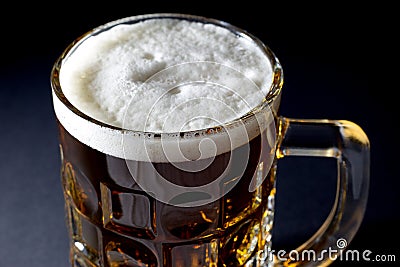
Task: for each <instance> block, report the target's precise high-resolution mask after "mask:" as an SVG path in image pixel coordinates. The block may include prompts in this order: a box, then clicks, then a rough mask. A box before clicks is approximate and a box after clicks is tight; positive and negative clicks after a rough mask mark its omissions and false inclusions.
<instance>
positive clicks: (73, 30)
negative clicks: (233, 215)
mask: <svg viewBox="0 0 400 267" xmlns="http://www.w3.org/2000/svg"><path fill="white" fill-rule="evenodd" d="M112 5H113V6H107V7H105V6H101V7H96V8H94V7H93V6H90V5H88V6H87V7H83V6H82V5H73V4H72V3H70V2H68V6H67V5H61V4H60V5H59V6H52V5H50V6H48V7H46V8H47V11H46V12H44V11H41V12H37V11H35V12H33V10H37V9H35V8H36V6H31V7H29V6H26V5H24V6H23V9H22V11H21V9H20V8H21V7H20V6H18V5H17V4H12V3H11V5H10V6H9V7H8V8H7V9H5V10H3V13H7V14H8V15H11V17H12V16H15V17H18V23H20V24H21V25H17V24H14V22H12V21H10V20H6V19H4V21H3V18H2V25H3V28H2V36H4V37H3V38H2V42H1V46H2V52H3V53H2V58H1V64H0V119H1V128H0V129H1V131H0V149H1V150H0V182H1V185H0V214H1V215H0V266H1V267H2V266H31V267H39V266H68V239H67V231H66V227H65V223H64V208H63V198H62V191H61V184H60V178H59V166H60V164H59V152H58V140H57V131H56V121H55V117H54V114H53V110H52V101H51V90H50V85H49V74H50V70H51V67H52V64H53V62H54V61H55V59H56V57H58V55H59V54H60V53H61V52H62V51H63V49H64V48H65V47H66V46H67V45H68V44H69V43H70V42H72V41H73V39H75V38H76V37H77V36H79V35H81V34H83V33H84V32H86V31H87V30H89V29H91V28H93V27H95V26H98V25H100V24H103V23H105V22H108V21H110V20H114V19H118V18H121V17H126V16H131V15H138V14H145V13H156V12H180V13H191V14H195V15H203V16H207V17H213V18H216V19H221V20H225V21H227V22H230V23H231V24H234V25H236V26H238V27H241V28H244V29H246V30H247V31H249V32H250V33H252V34H254V35H256V36H258V37H259V38H260V39H261V40H262V41H263V42H265V43H266V44H267V45H268V46H270V48H271V49H272V50H273V51H274V52H275V54H276V55H277V56H278V58H279V59H280V61H281V63H282V65H283V69H284V73H285V84H284V89H283V90H284V91H283V99H282V103H281V114H282V115H284V116H288V117H297V118H331V119H347V120H351V121H354V122H356V123H357V124H359V125H360V126H361V127H362V128H363V129H364V130H365V132H366V133H367V135H368V136H369V139H370V142H371V183H370V194H369V201H368V206H367V211H366V213H365V219H364V221H363V223H362V225H361V228H360V230H359V232H358V234H357V235H356V237H355V239H354V240H353V242H352V243H351V244H350V247H349V248H352V249H359V250H364V249H369V250H371V251H373V252H374V254H379V253H380V254H396V257H397V264H398V262H399V260H400V255H399V245H398V242H396V240H395V237H396V236H398V235H399V231H398V228H397V226H398V225H399V223H400V216H399V213H398V204H399V194H398V193H396V192H397V188H399V186H400V182H399V179H398V178H399V175H398V170H397V164H396V162H395V159H396V157H394V151H396V150H397V149H398V144H396V142H395V139H394V138H393V136H397V133H398V130H397V129H395V127H394V123H393V121H394V120H395V117H394V114H395V110H396V108H397V107H396V105H395V104H394V101H395V98H394V97H393V96H392V95H390V94H391V92H390V91H388V90H384V89H385V88H372V86H371V84H370V79H372V77H373V76H377V75H380V72H379V71H380V70H379V67H380V66H378V65H377V64H376V63H373V62H374V59H375V60H376V56H377V52H374V51H373V49H374V48H373V47H372V45H371V42H370V41H371V40H372V39H374V38H375V36H374V34H373V32H370V31H369V30H370V27H369V26H370V24H371V23H372V21H370V19H369V18H370V16H369V14H368V12H367V10H365V9H363V8H360V7H357V8H355V9H352V8H350V7H348V6H342V5H340V4H339V3H337V4H335V5H330V6H329V5H327V6H316V7H312V6H302V7H296V6H293V5H286V6H285V5H283V4H282V5H280V6H278V5H276V6H273V5H269V4H267V5H266V7H267V8H268V9H265V8H262V7H259V6H257V5H256V4H251V3H250V2H248V3H247V2H246V3H245V4H242V5H233V4H231V5H230V7H226V8H225V9H216V8H214V7H212V6H211V5H210V4H209V3H206V2H195V3H191V2H190V1H188V2H184V3H179V4H174V3H170V2H168V5H167V4H164V5H158V4H157V3H154V2H151V3H150V2H149V3H148V5H147V7H143V6H145V4H143V6H140V7H139V6H137V5H133V4H132V5H130V6H126V5H124V4H118V2H113V3H112ZM289 10H291V11H296V12H290V15H289V13H288V11H289ZM333 165H334V164H332V162H331V161H329V160H326V161H323V162H320V161H318V160H315V159H311V160H304V159H293V158H290V159H289V158H288V159H284V160H283V161H282V162H281V163H280V168H279V176H278V183H277V187H278V195H277V202H276V205H277V206H276V209H277V212H276V221H275V223H276V224H275V227H276V228H275V233H274V241H275V243H274V246H276V248H294V246H296V245H298V244H300V243H301V242H302V241H305V240H306V238H307V237H309V236H310V234H311V233H312V232H313V231H315V230H316V229H317V228H318V226H319V225H320V223H321V222H322V221H323V219H324V217H325V216H326V215H327V213H328V212H329V206H330V205H331V203H332V197H333V189H332V187H333V184H334V180H333V179H334V174H332V172H331V171H330V169H331V168H332V166H333ZM347 264H350V263H348V262H347V263H346V264H345V263H343V262H336V263H335V264H334V265H335V266H342V265H347ZM352 264H355V263H354V262H352ZM362 264H366V263H365V262H363V263H362ZM386 264H387V265H393V264H390V263H386Z"/></svg>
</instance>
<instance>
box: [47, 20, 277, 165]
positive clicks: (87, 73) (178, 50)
mask: <svg viewBox="0 0 400 267" xmlns="http://www.w3.org/2000/svg"><path fill="white" fill-rule="evenodd" d="M60 84H61V87H62V91H63V93H64V95H65V96H66V97H67V99H68V100H69V101H70V102H71V104H73V105H74V106H75V107H76V108H77V109H78V110H80V111H81V112H83V113H85V114H86V115H88V116H90V117H92V118H94V119H96V120H98V121H101V122H103V123H105V124H108V125H112V126H116V127H120V128H124V129H128V130H134V131H146V132H156V133H165V132H179V131H193V130H198V129H205V128H209V127H214V126H216V125H221V124H224V123H226V122H229V121H232V120H233V119H235V118H238V117H241V116H242V115H244V114H246V113H247V112H248V111H249V110H251V109H252V108H254V107H256V106H257V105H259V104H260V103H261V102H262V100H263V98H264V96H265V95H266V94H267V93H268V90H269V89H270V87H271V84H272V67H271V63H270V62H269V60H268V59H267V57H266V56H265V54H264V53H263V51H262V50H261V48H260V47H259V46H257V45H256V44H255V43H254V42H253V41H251V40H250V39H248V38H244V37H241V36H239V35H236V34H234V33H233V32H231V31H229V30H228V29H225V28H223V27H219V26H216V25H213V24H207V23H199V22H191V21H186V20H179V19H172V18H163V19H148V20H144V21H141V22H137V23H135V24H121V25H117V26H114V27H112V28H110V29H108V30H106V31H103V32H101V33H98V34H97V35H94V36H91V37H89V38H87V39H85V41H84V42H82V43H80V44H79V46H78V47H77V48H76V49H74V50H73V53H70V54H69V55H68V56H67V57H66V59H65V60H64V61H63V64H62V67H61V71H60ZM54 99H55V100H54V107H55V110H56V115H57V117H58V119H59V120H60V122H61V124H62V125H63V126H64V127H65V128H66V129H67V130H68V131H69V132H70V133H71V134H72V135H74V137H76V138H77V139H78V140H80V141H81V142H84V143H85V144H87V145H89V146H91V147H94V148H96V149H97V150H99V151H102V152H105V153H108V154H111V155H114V156H118V157H126V155H124V153H125V152H123V150H124V148H123V147H122V146H121V133H120V132H118V131H117V130H111V129H107V128H106V127H100V126H98V125H96V124H93V123H92V122H86V121H85V120H82V119H79V118H77V117H78V116H77V115H76V114H74V113H73V112H70V111H69V110H68V109H65V108H63V107H62V105H63V104H62V103H61V102H60V101H59V100H58V99H57V97H56V96H54ZM250 128H254V129H256V128H257V127H250ZM254 129H253V130H252V131H253V132H254V131H255V132H254V134H257V133H256V132H257V130H254ZM113 131H115V132H113ZM254 134H251V135H254ZM99 136H102V137H99ZM253 137H254V136H253ZM250 138H252V137H251V136H250ZM113 139H115V140H114V141H110V140H113ZM239 139H241V138H239ZM105 140H107V141H105ZM135 142H136V141H135ZM198 142H200V141H198ZM106 143H107V144H106ZM156 143H157V142H156ZM239 143H243V142H239ZM239 143H238V144H236V145H235V146H237V145H240V144H239ZM107 146H108V148H107ZM229 149H232V147H231V144H229V146H228V145H226V146H223V149H220V150H219V151H218V153H222V152H226V151H228V150H229ZM137 150H138V151H136V152H129V153H130V154H131V156H129V158H131V159H141V160H143V159H144V158H145V157H144V156H143V155H141V154H142V153H143V151H142V150H141V149H140V148H138V149H137ZM154 150H157V149H154ZM189 150H190V149H189ZM197 152H198V150H197ZM205 154H206V153H205ZM206 156H207V155H206ZM150 158H151V159H150V160H155V161H164V160H166V158H165V155H155V156H154V155H153V156H150ZM146 160H148V158H147V157H146Z"/></svg>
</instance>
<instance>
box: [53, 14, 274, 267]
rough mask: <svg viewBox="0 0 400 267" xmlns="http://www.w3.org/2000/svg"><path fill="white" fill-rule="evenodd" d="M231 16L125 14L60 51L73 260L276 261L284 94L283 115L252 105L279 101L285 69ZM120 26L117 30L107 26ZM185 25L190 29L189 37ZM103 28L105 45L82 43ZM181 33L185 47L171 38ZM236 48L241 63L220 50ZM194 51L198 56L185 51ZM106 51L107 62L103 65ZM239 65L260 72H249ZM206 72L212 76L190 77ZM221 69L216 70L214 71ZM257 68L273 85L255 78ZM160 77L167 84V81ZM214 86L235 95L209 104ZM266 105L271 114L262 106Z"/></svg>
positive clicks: (59, 96)
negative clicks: (275, 96)
mask: <svg viewBox="0 0 400 267" xmlns="http://www.w3.org/2000/svg"><path fill="white" fill-rule="evenodd" d="M146 21H151V22H150V23H147V24H146V23H145V22H146ZM182 21H184V23H183V24H182ZM116 24H121V25H123V26H124V28H118V27H116V26H115V25H116ZM135 25H136V26H135ZM152 25H153V26H152ZM204 25H206V26H204ZM130 26H131V27H130ZM135 27H136V28H135ZM224 27H225V26H223V25H218V24H216V22H207V23H206V22H205V21H203V20H202V19H200V18H196V17H186V18H185V17H181V16H176V17H174V16H172V15H169V16H163V15H158V16H157V15H153V16H149V17H139V18H136V17H134V18H130V19H125V20H122V21H120V22H118V23H117V22H115V23H114V24H113V25H111V26H110V25H107V26H104V27H102V28H99V30H97V31H95V33H89V36H92V37H93V36H94V37H96V38H94V39H90V38H87V36H86V38H87V39H85V38H83V39H81V41H80V43H78V47H77V48H76V49H75V50H74V49H72V48H71V47H70V48H69V50H68V51H69V52H68V53H69V54H68V53H67V54H65V55H64V57H63V58H62V59H60V60H59V61H58V65H57V64H56V65H55V68H54V70H53V81H52V82H53V89H54V94H53V97H54V98H53V99H54V107H55V112H56V115H57V119H58V128H59V138H60V149H61V158H62V170H61V176H62V185H63V189H64V196H65V203H66V211H67V226H68V229H69V232H70V236H71V255H70V259H71V263H72V265H73V266H107V267H108V266H109V267H113V266H166V267H167V266H259V265H260V264H265V261H266V260H267V257H265V255H266V254H268V252H269V250H270V246H271V230H272V221H273V205H274V193H275V190H274V181H275V164H274V154H273V152H274V148H275V140H274V138H273V136H274V135H275V127H274V116H276V112H275V111H276V108H277V107H272V108H273V109H272V111H270V113H271V114H272V115H271V114H269V115H268V114H267V115H265V114H264V113H262V112H260V111H259V110H260V109H259V110H258V111H252V113H249V112H250V110H252V109H254V108H255V109H257V108H259V107H260V106H262V105H264V106H263V109H267V107H268V105H267V104H265V103H264V104H263V101H264V99H265V95H267V93H268V90H269V88H270V86H271V83H272V74H271V73H272V70H271V66H270V65H269V64H270V63H269V60H268V58H267V56H266V55H265V54H263V53H264V52H263V51H262V49H261V48H259V47H258V45H256V44H255V43H254V42H253V41H250V40H248V39H246V38H245V37H243V36H240V35H238V34H237V33H234V32H233V28H231V29H229V30H228V29H226V28H224ZM157 29H158V30H157ZM160 29H162V30H160ZM113 31H115V32H116V33H117V34H116V35H115V36H114V37H113V38H110V36H106V37H107V38H106V37H105V36H103V34H104V33H107V32H113ZM127 32H130V34H127ZM182 32H184V34H183V35H181V33H182ZM132 33H134V35H135V36H134V37H132ZM205 33H207V36H204V34H205ZM191 34H192V35H191ZM242 34H243V33H242ZM146 36H147V37H146ZM149 36H150V37H149ZM151 36H152V37H151ZM171 36H172V37H171ZM174 36H175V37H174ZM177 36H179V38H183V37H184V38H186V39H187V40H186V41H185V40H182V39H180V41H179V42H178V43H176V41H174V40H176V38H178V37H177ZM103 37H104V38H103ZM140 37H141V38H140ZM166 37H168V38H170V39H168V38H166ZM222 37H223V38H222ZM132 38H133V39H132ZM179 38H178V39H179ZM242 39H243V40H242ZM102 40H103V41H104V40H105V42H103V41H102ZM110 40H111V41H110ZM126 40H133V41H134V42H135V45H136V46H135V45H133V46H131V48H132V47H133V48H132V50H135V51H134V54H138V55H139V57H140V59H137V61H135V60H134V61H133V62H134V63H132V61H131V62H128V61H126V62H125V61H124V58H125V57H126V54H124V53H122V52H120V50H121V49H122V50H123V49H128V48H127V47H128V46H127V44H129V41H126ZM160 40H161V41H160ZM194 41H197V43H196V44H195V45H193V47H189V46H190V45H189V44H192V43H193V42H194ZM217 41H218V43H216V42H217ZM96 42H98V43H99V44H100V45H99V46H98V48H99V49H103V50H101V51H100V50H96V49H92V50H86V52H85V53H81V54H79V49H80V47H79V46H83V47H84V45H85V44H86V43H92V44H93V43H96ZM102 42H103V43H102ZM152 42H153V43H152ZM155 42H158V43H155ZM165 42H172V45H171V44H170V45H168V44H166V43H165ZM174 42H175V43H174ZM177 44H180V45H182V47H183V48H179V49H180V50H179V49H176V50H174V51H172V52H171V49H173V48H174V47H176V45H177ZM75 45H77V44H75ZM149 46H150V48H149V49H144V48H146V47H147V48H148V47H149ZM159 46H166V48H159ZM88 47H91V48H93V46H88ZM110 47H112V49H110ZM121 47H122V48H121ZM156 48H157V49H156ZM129 49H130V48H129ZM129 49H128V50H129ZM210 49H212V50H210ZM82 50H83V49H82ZM225 50H226V51H225ZM88 51H91V52H88ZM93 51H95V52H93ZM96 51H97V52H96ZM105 51H106V52H105ZM146 51H147V52H146ZM148 51H152V52H151V53H150V52H148ZM194 51H197V54H195V53H194ZM249 51H250V52H249ZM92 52H93V54H90V53H92ZM168 53H170V54H171V55H169V54H168ZM174 53H175V54H174ZM74 54H79V56H76V57H75V58H74ZM165 55H168V56H165ZM179 55H181V56H179ZM228 55H229V58H228V59H227V60H228V61H229V60H230V59H232V60H231V61H229V62H231V63H232V62H233V63H234V64H233V63H232V64H233V65H229V66H228V65H226V64H227V63H226V62H228V61H224V62H222V63H224V64H221V62H220V61H221V60H222V59H224V60H225V59H226V57H227V56H228ZM118 56H119V57H121V58H120V59H116V57H118ZM68 57H69V58H68ZM242 57H243V58H242ZM211 59H213V60H215V61H216V63H215V62H210V60H211ZM140 60H142V61H140ZM246 60H247V61H246ZM111 61H113V66H115V68H116V70H115V69H114V70H113V71H112V73H113V74H116V73H118V74H120V73H121V71H122V72H124V73H125V74H126V75H125V74H124V75H125V76H124V75H122V76H120V77H119V78H118V77H117V78H116V77H115V76H113V75H110V76H107V75H109V74H110V73H111V72H107V70H106V71H104V69H102V67H104V66H105V65H104V64H103V63H104V62H111ZM189 61H191V62H194V63H193V64H188V65H185V64H186V63H187V62H189ZM71 62H72V63H73V64H72V63H71ZM94 62H95V63H96V62H97V63H98V62H100V63H99V64H98V65H96V66H95V67H93V66H94V65H93V64H94ZM101 62H103V63H101ZM138 62H139V63H138ZM140 62H142V63H143V62H144V63H143V64H144V65H140V64H142V63H140ZM146 62H147V63H148V62H150V63H148V65H146V64H147V63H146ZM165 62H167V63H168V64H165ZM68 63H69V65H68ZM97 63H96V64H97ZM115 63H117V64H115ZM125 63H127V64H125ZM254 63H255V64H258V65H257V66H254V65H253V64H254ZM91 64H92V65H91ZM102 64H103V65H102ZM135 64H136V65H135ZM88 65H91V66H89V67H88ZM106 65H107V64H106ZM82 66H84V67H82ZM146 66H150V67H148V68H147V69H146ZM169 66H175V68H174V67H172V68H169ZM204 66H206V68H204ZM237 66H238V69H239V70H240V71H236V67H237ZM128 67H129V68H131V69H130V70H129V71H126V69H125V68H128ZM233 67H235V70H233ZM214 68H215V69H214ZM164 69H166V70H167V72H163V70H164ZM213 71H214V72H213ZM64 73H65V75H64ZM157 73H161V74H159V75H158V76H157V75H156V74H157ZM216 73H217V74H218V75H215V74H216ZM238 73H240V74H243V73H244V74H246V73H247V74H248V73H250V74H249V75H248V76H246V78H245V80H246V81H240V80H239V79H238ZM128 74H129V75H128ZM178 74H179V75H181V76H179V75H178ZM203 74H204V75H203ZM222 74H224V75H225V76H223V75H222ZM227 74H229V75H227ZM96 75H97V77H95V78H93V77H94V76H96ZM171 75H175V76H171ZM188 75H189V76H188ZM193 75H194V76H196V75H198V77H200V76H201V78H202V79H203V80H202V81H204V80H205V81H206V82H202V83H199V79H197V80H195V81H194V82H193V80H192V83H186V82H185V79H187V78H188V77H189V78H190V79H192V77H193ZM202 75H203V76H202ZM210 75H211V76H212V75H215V76H214V77H213V79H214V81H215V80H217V82H216V83H211V82H209V81H210V80H208V79H209V78H207V77H209V76H210ZM105 76H106V77H105ZM128 76H129V80H124V81H122V83H121V84H122V85H123V86H125V85H127V84H128V85H129V88H128V90H126V91H125V92H123V91H122V89H124V88H122V87H123V86H122V87H119V88H117V89H115V90H114V89H113V88H111V87H113V86H115V84H118V83H119V82H121V77H125V78H126V77H128ZM183 76H184V79H183V78H182V77H183ZM206 76H207V77H206ZM98 77H101V79H100V80H96V79H97V78H98ZM171 77H172V78H171ZM196 77H197V76H196ZM205 77H206V78H205ZM249 77H250V78H252V79H250V78H249ZM169 78H171V79H172V80H173V79H175V80H174V81H172V82H171V81H170V80H169ZM230 78H232V79H230ZM118 79H119V80H118ZM227 79H228V80H227ZM88 80H89V83H87V81H88ZM249 80H251V81H252V82H253V85H254V84H255V85H256V87H257V88H258V89H260V88H261V89H260V90H259V91H257V90H253V89H251V88H250V87H249V85H248V84H249V82H248V81H249ZM90 82H91V83H90ZM223 82H226V83H228V85H229V87H230V88H228V89H229V90H226V88H227V86H221V83H223ZM235 84H236V88H233V89H232V87H235ZM160 85H168V86H167V87H168V90H165V91H162V90H161V91H160V90H159V88H158V87H159V86H160ZM153 87H156V89H154V90H153ZM161 87H162V86H161ZM121 88H122V89H121ZM88 90H94V91H88ZM102 90H103V91H102ZM232 90H233V93H234V94H232ZM252 90H253V91H252ZM109 91H111V92H112V93H110V92H109ZM93 92H95V93H93ZM104 92H106V93H104ZM164 92H167V94H166V95H163V93H164ZM219 92H221V93H219ZM119 93H120V95H118V94H119ZM151 94H153V95H152V97H149V95H151ZM160 95H163V96H165V97H164V98H163V99H162V100H160V98H159V97H160ZM184 95H186V96H185V97H186V98H184V99H183V100H182V97H183V96H184ZM187 95H190V96H187ZM193 95H195V96H196V97H195V98H193V97H192V96H193ZM210 95H212V96H213V100H212V101H222V100H225V103H224V104H225V105H227V106H228V108H226V107H220V106H218V105H216V106H214V105H210V103H211V102H212V101H211V102H210V100H209V98H206V96H210ZM237 95H238V96H240V97H237ZM260 95H262V97H259V96H260ZM228 96H229V100H231V101H229V100H227V99H226V98H227V97H228ZM113 97H114V98H113ZM204 99H206V100H204ZM207 99H208V100H207ZM243 99H244V100H245V104H241V101H242V100H243ZM157 101H158V102H157ZM179 101H181V102H179ZM202 101H203V102H202ZM207 101H208V102H207ZM226 102H228V103H226ZM148 103H153V104H154V103H157V105H149V104H148ZM188 103H189V104H188ZM125 107H128V108H127V109H124V108H125ZM171 108H174V109H173V112H175V113H176V114H178V116H175V115H171V114H172V113H171V112H172V111H171ZM123 110H124V112H122V111H123ZM188 110H189V112H188ZM204 110H205V112H206V113H201V111H204ZM226 110H229V111H232V110H233V112H232V114H233V115H232V114H228V113H229V112H227V111H226ZM107 112H108V113H107ZM257 112H258V113H259V114H262V115H261V116H260V117H257V118H255V115H254V113H257ZM175 113H174V114H175ZM105 114H106V115H105ZM165 114H167V115H168V116H169V117H168V116H167V115H165ZM227 114H228V115H227ZM145 115H146V116H145ZM212 116H214V117H212ZM193 118H195V119H193ZM215 118H216V119H215ZM232 121H233V122H232ZM160 122H164V125H163V124H162V123H160ZM165 136H167V138H164V137H165ZM271 136H272V137H271ZM163 138H164V139H163ZM210 142H211V143H210ZM176 149H178V150H179V151H178V152H179V153H178V152H177V153H175V152H176ZM171 151H172V152H171ZM271 167H272V168H271ZM161 181H162V183H161ZM210 184H211V185H212V186H208V185H210ZM170 189H171V190H170ZM174 190H177V191H174ZM171 192H172V193H171Z"/></svg>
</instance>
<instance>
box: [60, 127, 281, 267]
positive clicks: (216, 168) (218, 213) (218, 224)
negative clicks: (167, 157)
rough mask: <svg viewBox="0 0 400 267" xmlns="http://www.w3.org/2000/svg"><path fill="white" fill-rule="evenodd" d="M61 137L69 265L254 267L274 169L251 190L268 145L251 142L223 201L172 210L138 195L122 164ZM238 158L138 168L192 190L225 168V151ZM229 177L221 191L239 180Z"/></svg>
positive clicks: (266, 238) (266, 224)
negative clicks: (187, 166) (195, 169)
mask: <svg viewBox="0 0 400 267" xmlns="http://www.w3.org/2000/svg"><path fill="white" fill-rule="evenodd" d="M59 131H60V140H61V141H60V143H61V146H60V147H61V152H62V181H63V186H64V192H65V199H66V209H67V212H68V221H69V222H70V223H69V231H70V233H71V236H72V237H73V239H72V243H71V260H72V262H74V266H110V267H111V266H253V265H252V261H254V266H256V260H257V257H258V256H260V253H261V252H260V251H264V250H267V249H268V246H269V245H270V231H271V227H272V216H273V211H272V206H273V198H274V190H273V188H274V180H275V173H274V168H273V169H272V170H271V171H270V172H269V174H268V177H267V179H265V180H264V182H263V183H262V185H261V186H260V187H259V188H257V189H256V190H255V191H254V192H249V185H250V182H251V180H252V178H253V177H254V176H255V175H257V172H261V173H262V172H263V171H262V170H260V163H262V162H263V161H262V157H265V155H263V153H262V148H263V146H265V145H266V144H262V143H261V140H262V138H261V135H259V136H257V137H255V138H254V139H252V140H251V141H250V142H249V148H250V157H249V159H248V162H247V166H246V168H245V171H244V174H243V176H242V177H240V179H239V181H238V183H237V184H236V185H235V186H234V187H233V188H232V189H231V190H230V191H229V192H228V193H227V194H226V195H224V196H223V197H222V198H220V199H219V200H218V201H214V202H212V203H209V204H207V205H203V206H198V207H177V206H174V205H170V204H165V203H162V202H160V201H158V200H156V199H155V198H153V197H152V196H151V195H149V194H148V193H146V192H144V191H143V190H141V188H140V187H139V186H138V185H137V183H135V180H134V179H133V178H132V175H131V174H130V172H129V170H128V167H127V165H126V162H125V160H124V159H121V158H116V157H113V156H110V155H107V154H104V153H101V152H99V151H96V150H94V149H92V148H90V147H89V146H87V145H85V144H83V143H81V142H79V141H78V140H77V139H75V138H74V137H73V136H71V135H70V134H69V133H68V132H67V131H66V130H65V129H64V128H63V126H62V125H61V124H60V123H59ZM241 152H242V151H241V148H240V147H239V148H236V149H235V150H233V151H232V152H228V153H224V154H221V155H217V156H216V157H215V159H214V161H213V163H212V164H211V165H210V166H209V167H208V168H207V169H205V170H203V171H202V172H199V173H182V170H179V169H178V168H176V166H174V165H173V164H172V163H152V162H140V161H138V162H136V163H135V164H136V166H138V168H140V169H141V170H149V172H152V170H153V166H154V168H155V169H156V170H158V171H160V172H161V173H163V174H164V175H166V177H168V179H170V180H171V181H172V182H175V183H182V179H179V177H188V179H187V183H186V184H185V185H186V186H196V185H198V181H210V177H212V176H213V175H214V176H216V175H218V174H219V173H221V170H222V169H224V168H227V163H228V161H229V158H231V155H229V154H230V153H232V154H234V156H233V157H232V158H233V159H234V160H240V159H241V156H240V154H241ZM260 158H261V159H260ZM150 165H151V166H150ZM261 165H262V164H261ZM232 172H234V170H233V171H232ZM232 172H230V171H228V173H227V174H226V178H225V179H223V181H224V183H225V185H226V184H229V183H230V182H233V181H231V180H230V179H237V177H236V176H235V174H234V173H232ZM142 175H144V176H146V175H152V173H146V172H145V171H144V172H143V173H142ZM259 175H261V174H259ZM191 176H192V177H191ZM177 177H178V178H177ZM232 177H233V178H232ZM223 187H224V185H221V189H222V188H223Z"/></svg>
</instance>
